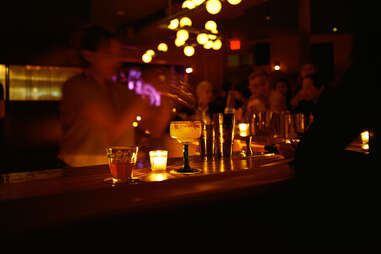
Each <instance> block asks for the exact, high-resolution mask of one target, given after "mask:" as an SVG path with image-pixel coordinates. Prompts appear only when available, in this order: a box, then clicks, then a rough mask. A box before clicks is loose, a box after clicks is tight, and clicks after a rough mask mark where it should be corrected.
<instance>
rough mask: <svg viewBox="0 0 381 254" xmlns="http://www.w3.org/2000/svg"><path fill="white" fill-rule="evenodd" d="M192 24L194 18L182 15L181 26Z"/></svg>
mask: <svg viewBox="0 0 381 254" xmlns="http://www.w3.org/2000/svg"><path fill="white" fill-rule="evenodd" d="M184 26H192V20H191V19H190V18H188V17H182V18H181V19H180V27H184Z"/></svg>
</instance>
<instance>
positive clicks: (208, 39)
mask: <svg viewBox="0 0 381 254" xmlns="http://www.w3.org/2000/svg"><path fill="white" fill-rule="evenodd" d="M204 2H205V0H186V1H184V2H183V4H182V8H183V9H194V8H196V7H197V6H199V5H201V4H203V3H204ZM227 2H228V3H229V4H231V5H237V4H239V3H241V2H242V0H227ZM205 7H206V11H207V12H208V13H210V14H212V15H215V14H217V13H219V12H220V11H221V9H222V3H221V0H207V1H206V3H205ZM191 26H192V20H191V19H190V18H189V17H182V18H181V19H180V20H179V19H177V18H175V19H172V20H171V21H170V23H169V25H168V28H169V29H171V30H177V32H176V40H175V45H176V46H177V47H181V46H184V45H185V44H186V41H187V40H188V39H189V32H188V31H187V30H186V29H185V27H191ZM205 30H207V31H209V32H210V33H205V32H201V33H199V34H198V35H197V38H196V40H197V42H198V43H199V44H200V45H203V47H204V48H205V49H214V50H219V49H221V47H222V42H221V40H220V39H219V38H218V37H217V34H218V30H217V24H216V22H214V21H213V20H209V21H207V22H206V23H205ZM158 50H159V51H162V52H166V51H167V50H168V46H167V45H166V44H165V43H160V44H159V45H158ZM194 53H195V48H194V45H186V46H184V54H185V55H186V56H193V55H194ZM154 56H155V52H154V51H153V50H152V49H150V50H147V51H146V52H145V54H144V55H143V56H142V60H143V62H145V63H149V62H151V61H152V57H154Z"/></svg>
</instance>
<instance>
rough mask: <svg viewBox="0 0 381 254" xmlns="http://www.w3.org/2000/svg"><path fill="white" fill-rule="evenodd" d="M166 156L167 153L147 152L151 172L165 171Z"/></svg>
mask: <svg viewBox="0 0 381 254" xmlns="http://www.w3.org/2000/svg"><path fill="white" fill-rule="evenodd" d="M167 156H168V151H165V150H156V151H150V152H149V159H150V162H151V169H152V170H165V169H167Z"/></svg>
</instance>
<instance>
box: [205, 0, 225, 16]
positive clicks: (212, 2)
mask: <svg viewBox="0 0 381 254" xmlns="http://www.w3.org/2000/svg"><path fill="white" fill-rule="evenodd" d="M221 9H222V4H221V2H220V1H218V0H208V1H207V2H206V10H207V12H209V13H210V14H212V15H215V14H217V13H219V12H220V11H221Z"/></svg>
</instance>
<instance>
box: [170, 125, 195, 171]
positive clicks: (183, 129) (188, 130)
mask: <svg viewBox="0 0 381 254" xmlns="http://www.w3.org/2000/svg"><path fill="white" fill-rule="evenodd" d="M201 126H202V125H201V122H200V121H172V122H171V123H170V128H169V132H170V135H171V137H172V138H175V139H177V141H178V142H180V143H181V144H183V145H184V150H183V158H184V166H183V167H182V168H179V169H175V170H172V171H171V173H175V174H176V173H177V174H196V173H200V172H201V170H200V169H194V168H191V167H190V166H189V158H188V145H189V144H191V143H192V142H193V141H195V140H197V139H199V138H200V137H201Z"/></svg>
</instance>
